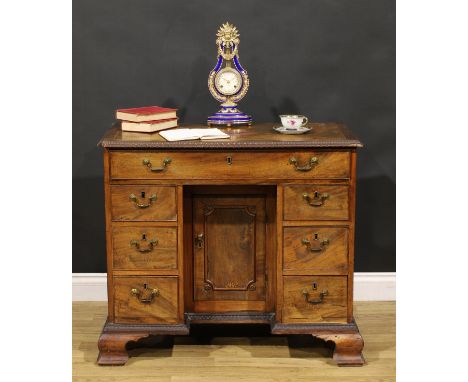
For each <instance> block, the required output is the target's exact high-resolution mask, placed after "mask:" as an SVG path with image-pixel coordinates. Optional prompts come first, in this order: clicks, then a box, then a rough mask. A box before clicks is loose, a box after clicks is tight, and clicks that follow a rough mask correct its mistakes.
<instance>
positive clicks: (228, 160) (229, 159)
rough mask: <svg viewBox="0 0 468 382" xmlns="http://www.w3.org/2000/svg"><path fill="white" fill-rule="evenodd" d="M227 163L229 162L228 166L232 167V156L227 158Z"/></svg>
mask: <svg viewBox="0 0 468 382" xmlns="http://www.w3.org/2000/svg"><path fill="white" fill-rule="evenodd" d="M226 162H227V164H228V165H229V166H230V165H232V156H230V155H229V156H227V157H226Z"/></svg>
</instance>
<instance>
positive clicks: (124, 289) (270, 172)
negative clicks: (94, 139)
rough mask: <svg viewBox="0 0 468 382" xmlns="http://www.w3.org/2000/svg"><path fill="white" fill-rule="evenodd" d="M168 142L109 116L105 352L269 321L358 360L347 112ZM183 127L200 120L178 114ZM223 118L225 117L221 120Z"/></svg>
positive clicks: (278, 330) (111, 361) (343, 358)
mask: <svg viewBox="0 0 468 382" xmlns="http://www.w3.org/2000/svg"><path fill="white" fill-rule="evenodd" d="M311 125H312V127H313V130H312V131H311V132H310V133H308V134H305V135H281V134H278V133H276V132H274V131H273V130H272V126H273V124H270V123H265V124H255V125H254V126H252V127H250V128H244V129H242V130H236V131H234V132H233V131H231V132H232V133H233V134H232V137H231V139H229V140H206V141H202V140H197V141H180V142H167V141H165V140H164V139H163V138H161V137H160V136H159V135H158V134H142V133H127V132H122V131H121V130H120V129H119V128H117V127H114V128H112V129H111V130H109V131H108V132H107V133H106V135H105V136H104V138H103V139H102V140H101V142H100V145H101V146H102V147H103V148H104V187H105V195H106V234H107V237H106V239H107V275H108V276H107V279H108V282H107V284H108V306H109V312H108V319H107V322H106V324H105V326H104V329H103V331H102V334H101V337H100V339H99V344H98V346H99V357H98V363H99V364H100V365H123V364H125V362H126V361H127V360H128V353H127V350H126V344H127V343H128V342H129V341H138V340H139V339H141V338H144V337H148V336H150V335H189V334H190V325H191V323H222V324H232V323H243V324H252V323H253V324H257V323H262V324H268V325H270V327H271V333H272V334H281V335H285V334H310V335H312V336H314V337H318V338H321V339H323V340H325V341H331V342H333V343H334V344H335V347H334V353H333V359H334V360H335V361H336V363H337V364H338V365H362V364H363V362H364V360H363V357H362V354H361V351H362V348H363V346H364V343H363V340H362V337H361V335H360V333H359V330H358V327H357V325H356V323H355V322H354V319H353V268H354V223H355V212H354V211H355V207H354V204H355V189H356V188H355V185H356V148H358V147H362V144H361V143H360V142H359V140H357V139H356V138H355V137H354V136H353V135H352V134H351V132H350V131H349V130H348V129H347V128H346V127H345V126H343V125H340V124H333V123H326V124H311ZM184 127H198V128H200V127H203V126H199V125H187V126H184ZM228 132H229V130H228Z"/></svg>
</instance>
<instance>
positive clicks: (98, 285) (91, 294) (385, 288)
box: [72, 272, 396, 301]
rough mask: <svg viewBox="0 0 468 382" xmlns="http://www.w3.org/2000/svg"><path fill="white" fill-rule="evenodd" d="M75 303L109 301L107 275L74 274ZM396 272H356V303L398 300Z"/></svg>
mask: <svg viewBox="0 0 468 382" xmlns="http://www.w3.org/2000/svg"><path fill="white" fill-rule="evenodd" d="M72 278H73V301H107V287H106V274H105V273H73V274H72ZM395 286H396V273H395V272H356V273H355V274H354V301H393V300H395V299H396V292H395V289H396V288H395Z"/></svg>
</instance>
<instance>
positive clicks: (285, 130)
mask: <svg viewBox="0 0 468 382" xmlns="http://www.w3.org/2000/svg"><path fill="white" fill-rule="evenodd" d="M273 130H275V131H277V132H278V133H281V134H304V133H307V132H309V131H310V130H312V129H311V128H309V127H299V128H298V129H291V128H289V127H284V126H275V127H273Z"/></svg>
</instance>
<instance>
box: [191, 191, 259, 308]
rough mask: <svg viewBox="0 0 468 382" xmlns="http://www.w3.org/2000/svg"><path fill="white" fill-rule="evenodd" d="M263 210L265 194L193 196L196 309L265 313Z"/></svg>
mask: <svg viewBox="0 0 468 382" xmlns="http://www.w3.org/2000/svg"><path fill="white" fill-rule="evenodd" d="M265 209H266V207H265V196H264V195H250V196H245V195H244V196H241V195H238V196H235V195H206V196H203V195H197V196H195V197H194V199H193V220H194V221H193V223H194V224H193V231H194V232H193V234H194V244H193V246H194V248H193V256H194V259H193V260H194V262H193V264H194V288H193V290H194V302H195V308H196V307H197V302H200V304H198V305H199V306H205V307H206V306H212V307H215V308H214V309H216V310H218V311H226V310H229V308H230V307H233V308H234V307H238V305H239V302H243V304H244V305H245V306H246V310H264V309H265V299H266V288H265V258H266V244H265V232H266V212H265ZM208 301H212V302H213V303H212V304H211V305H210V304H207V303H205V304H204V303H203V302H208ZM215 302H217V303H215ZM196 310H197V309H196ZM201 310H203V309H201ZM216 310H215V311H216Z"/></svg>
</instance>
